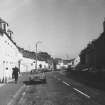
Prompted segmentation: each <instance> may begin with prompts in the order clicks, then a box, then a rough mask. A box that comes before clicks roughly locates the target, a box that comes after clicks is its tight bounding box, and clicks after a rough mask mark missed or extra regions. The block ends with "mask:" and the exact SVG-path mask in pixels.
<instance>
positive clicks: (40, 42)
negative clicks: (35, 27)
mask: <svg viewBox="0 0 105 105" xmlns="http://www.w3.org/2000/svg"><path fill="white" fill-rule="evenodd" d="M39 43H42V42H41V41H37V42H36V45H35V46H36V53H35V55H36V65H35V68H36V70H37V51H38V50H37V48H38V44H39Z"/></svg>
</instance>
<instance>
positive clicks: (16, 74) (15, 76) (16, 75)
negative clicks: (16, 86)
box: [13, 66, 19, 83]
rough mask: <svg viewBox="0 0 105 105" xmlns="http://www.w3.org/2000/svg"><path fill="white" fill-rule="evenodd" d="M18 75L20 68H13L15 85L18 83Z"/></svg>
mask: <svg viewBox="0 0 105 105" xmlns="http://www.w3.org/2000/svg"><path fill="white" fill-rule="evenodd" d="M18 73H19V68H18V67H16V66H15V67H14V68H13V77H14V79H15V83H17V81H18Z"/></svg>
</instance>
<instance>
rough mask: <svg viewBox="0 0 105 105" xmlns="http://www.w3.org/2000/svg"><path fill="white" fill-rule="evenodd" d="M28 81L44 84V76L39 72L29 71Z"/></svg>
mask: <svg viewBox="0 0 105 105" xmlns="http://www.w3.org/2000/svg"><path fill="white" fill-rule="evenodd" d="M29 80H30V81H33V82H43V83H46V75H45V73H44V72H43V71H41V70H35V69H33V70H31V72H30V76H29Z"/></svg>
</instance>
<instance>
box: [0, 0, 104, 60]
mask: <svg viewBox="0 0 105 105" xmlns="http://www.w3.org/2000/svg"><path fill="white" fill-rule="evenodd" d="M0 17H1V18H2V19H4V20H5V21H6V22H8V23H9V25H10V26H9V28H10V29H11V30H12V31H13V33H14V34H13V35H12V38H13V39H14V40H15V41H16V43H17V45H19V46H20V47H23V48H24V49H27V50H30V51H35V44H36V43H37V42H38V41H40V42H41V43H38V51H46V52H48V53H49V54H50V55H51V56H53V57H61V58H65V59H71V58H75V57H77V56H78V55H79V53H80V51H81V50H83V49H84V48H85V47H86V45H87V44H88V43H89V42H90V41H92V40H93V39H96V38H98V37H99V35H100V33H102V32H103V21H104V17H105V0H0Z"/></svg>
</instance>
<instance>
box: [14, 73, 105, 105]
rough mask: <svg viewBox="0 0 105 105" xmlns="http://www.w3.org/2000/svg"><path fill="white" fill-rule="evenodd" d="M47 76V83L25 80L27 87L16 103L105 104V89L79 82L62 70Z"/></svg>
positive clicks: (44, 104)
mask: <svg viewBox="0 0 105 105" xmlns="http://www.w3.org/2000/svg"><path fill="white" fill-rule="evenodd" d="M46 76H47V83H30V81H29V80H28V79H26V80H25V81H23V83H24V84H25V89H24V91H23V92H22V93H21V95H20V97H19V99H18V101H17V102H16V103H15V105H105V104H104V101H105V92H104V91H100V90H97V89H94V88H91V87H87V86H85V85H83V84H81V83H78V82H77V81H74V80H72V79H70V78H67V77H65V75H64V74H63V73H62V72H60V73H59V72H49V73H46ZM27 78H28V75H27Z"/></svg>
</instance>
